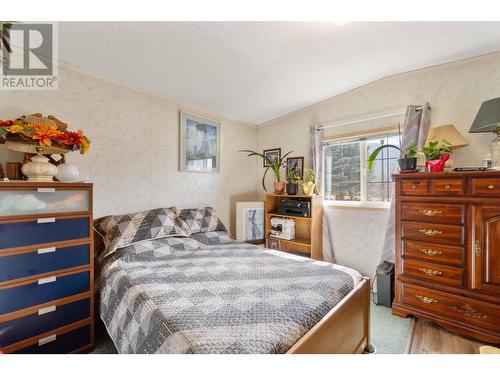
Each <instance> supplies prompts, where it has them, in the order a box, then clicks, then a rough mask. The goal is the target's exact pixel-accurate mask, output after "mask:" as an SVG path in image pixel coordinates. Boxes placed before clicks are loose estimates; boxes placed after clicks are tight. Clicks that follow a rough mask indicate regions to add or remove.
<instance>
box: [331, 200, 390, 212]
mask: <svg viewBox="0 0 500 375" xmlns="http://www.w3.org/2000/svg"><path fill="white" fill-rule="evenodd" d="M323 206H324V207H339V208H352V209H360V210H365V209H366V210H384V211H385V210H389V209H390V208H391V203H390V202H373V203H368V202H346V201H328V200H324V201H323Z"/></svg>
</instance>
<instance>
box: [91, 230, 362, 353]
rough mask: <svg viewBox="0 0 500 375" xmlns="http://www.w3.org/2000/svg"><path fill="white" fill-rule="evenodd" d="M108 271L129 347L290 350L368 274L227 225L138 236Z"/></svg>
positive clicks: (110, 309)
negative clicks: (246, 237)
mask: <svg viewBox="0 0 500 375" xmlns="http://www.w3.org/2000/svg"><path fill="white" fill-rule="evenodd" d="M98 268H99V276H98V280H97V283H98V288H99V294H100V297H99V298H100V314H101V318H102V319H103V321H104V323H105V325H106V327H107V330H108V332H109V334H110V336H111V338H112V339H113V341H114V343H115V345H116V347H117V349H118V351H119V352H120V353H284V352H286V351H287V350H288V349H290V348H291V347H292V346H293V344H295V343H296V342H297V341H298V340H299V339H300V338H301V337H302V336H303V335H304V334H305V333H306V332H307V331H308V330H309V329H310V328H311V327H313V326H314V325H315V324H316V323H317V322H318V321H319V320H320V319H321V318H322V317H324V316H325V315H326V314H327V313H328V311H330V310H331V309H332V308H333V307H334V306H335V305H336V304H337V303H338V302H339V301H340V300H342V298H344V297H345V296H346V295H347V294H348V293H349V292H350V291H351V290H352V289H353V288H354V287H355V285H357V284H358V283H359V282H360V281H361V279H362V277H361V275H360V274H359V273H358V272H356V271H354V270H351V269H349V268H345V267H341V266H337V265H332V264H329V263H325V262H318V261H313V260H310V259H307V258H303V257H299V256H294V255H289V254H285V253H282V252H279V251H274V250H268V249H263V248H261V247H257V246H254V245H250V244H247V243H242V242H238V241H235V240H233V239H232V238H231V237H230V236H229V235H228V234H227V233H226V232H207V233H197V234H194V235H192V236H191V237H184V238H183V237H170V238H162V239H156V240H150V241H145V242H141V243H137V244H134V245H130V246H128V247H126V248H122V249H119V250H117V251H116V253H114V254H112V255H110V256H108V257H106V258H104V259H101V260H100V265H99V267H98Z"/></svg>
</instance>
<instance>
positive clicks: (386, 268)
mask: <svg viewBox="0 0 500 375" xmlns="http://www.w3.org/2000/svg"><path fill="white" fill-rule="evenodd" d="M393 300H394V263H390V262H383V263H381V264H379V265H378V266H377V305H382V306H385V307H392V301H393Z"/></svg>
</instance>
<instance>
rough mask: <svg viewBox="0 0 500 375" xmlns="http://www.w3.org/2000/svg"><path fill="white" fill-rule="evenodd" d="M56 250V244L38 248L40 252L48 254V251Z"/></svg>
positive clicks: (53, 251)
mask: <svg viewBox="0 0 500 375" xmlns="http://www.w3.org/2000/svg"><path fill="white" fill-rule="evenodd" d="M55 252H56V247H55V246H52V247H44V248H41V249H38V250H37V253H38V254H47V253H55Z"/></svg>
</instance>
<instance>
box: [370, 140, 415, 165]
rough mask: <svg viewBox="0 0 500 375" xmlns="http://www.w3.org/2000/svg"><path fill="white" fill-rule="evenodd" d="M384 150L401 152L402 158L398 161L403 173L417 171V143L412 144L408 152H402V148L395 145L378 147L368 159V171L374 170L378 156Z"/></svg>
mask: <svg viewBox="0 0 500 375" xmlns="http://www.w3.org/2000/svg"><path fill="white" fill-rule="evenodd" d="M384 148H394V149H396V150H398V151H399V153H400V154H401V156H402V157H401V158H399V159H398V164H399V168H400V169H401V170H403V171H405V170H406V171H408V170H414V169H417V152H418V148H417V145H416V144H415V143H412V144H411V145H410V146H408V148H407V149H406V150H404V151H403V150H402V149H401V147H398V146H395V145H382V146H379V147H377V148H376V149H375V150H373V152H372V153H371V154H370V157H369V158H368V169H369V170H372V169H373V167H374V165H375V159H377V156H378V154H379V153H380V152H381V151H382V150H383V149H384Z"/></svg>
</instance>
